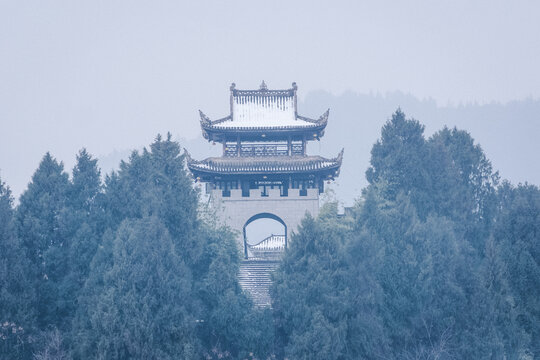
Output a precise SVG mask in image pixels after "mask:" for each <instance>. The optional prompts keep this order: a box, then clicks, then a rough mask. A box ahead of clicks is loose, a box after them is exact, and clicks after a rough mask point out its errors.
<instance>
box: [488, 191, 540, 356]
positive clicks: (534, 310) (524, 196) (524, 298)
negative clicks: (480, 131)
mask: <svg viewBox="0 0 540 360" xmlns="http://www.w3.org/2000/svg"><path fill="white" fill-rule="evenodd" d="M499 198H500V204H501V206H500V208H499V216H498V218H497V223H496V228H495V231H494V234H495V235H494V236H495V239H496V244H497V246H498V247H499V248H500V249H501V251H500V252H501V253H502V255H501V257H503V259H504V261H505V264H506V269H507V272H508V279H509V286H510V287H511V289H512V295H513V298H512V299H513V301H514V302H515V304H514V307H515V311H516V312H517V322H518V323H519V326H520V328H521V329H523V331H524V332H525V333H526V334H527V335H528V337H529V339H530V340H529V341H530V345H529V346H528V349H527V347H525V346H523V348H522V351H523V353H524V355H527V354H529V355H530V356H532V357H533V358H537V357H540V345H539V344H540V190H539V189H538V187H536V186H533V185H528V184H525V185H519V186H518V187H516V188H514V187H512V186H511V185H510V184H508V183H505V184H503V186H502V187H501V188H500V189H499Z"/></svg>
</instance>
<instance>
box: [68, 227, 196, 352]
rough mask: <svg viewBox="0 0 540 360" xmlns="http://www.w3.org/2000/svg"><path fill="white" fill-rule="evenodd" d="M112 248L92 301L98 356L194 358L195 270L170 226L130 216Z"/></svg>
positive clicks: (119, 229) (90, 321) (91, 317)
mask: <svg viewBox="0 0 540 360" xmlns="http://www.w3.org/2000/svg"><path fill="white" fill-rule="evenodd" d="M112 250H113V252H112V266H111V267H110V268H109V269H107V268H105V269H104V270H105V271H104V272H103V274H102V279H103V284H102V287H101V289H100V293H99V294H97V296H96V297H95V298H96V300H97V301H96V302H95V303H93V304H89V305H90V311H89V312H88V313H89V315H90V318H89V319H88V321H89V323H88V325H89V326H90V329H89V330H87V331H90V332H91V333H92V337H93V338H94V339H95V345H96V347H95V348H94V349H92V350H91V351H93V353H94V354H95V355H94V356H95V357H97V358H107V359H126V358H138V359H192V358H194V357H195V354H196V351H197V348H198V342H197V339H196V337H195V330H196V326H197V322H196V320H198V319H199V318H200V310H199V309H198V308H197V306H196V303H194V302H193V301H192V298H193V296H194V294H193V293H192V285H191V272H190V270H189V268H188V267H187V266H186V264H185V262H184V261H183V260H182V258H181V257H180V256H178V255H177V253H176V250H175V247H174V244H173V241H172V239H171V237H170V235H169V233H168V231H167V229H166V227H165V226H164V225H163V224H161V222H160V221H159V219H157V218H156V217H155V216H152V217H144V218H142V219H138V220H126V221H124V222H123V224H122V225H121V226H120V227H119V228H118V230H117V233H116V237H115V239H114V242H113V249H112ZM96 275H97V274H93V276H96ZM96 290H97V289H96ZM76 346H77V345H76ZM80 355H81V357H82V358H85V357H88V356H90V355H91V353H81V354H80Z"/></svg>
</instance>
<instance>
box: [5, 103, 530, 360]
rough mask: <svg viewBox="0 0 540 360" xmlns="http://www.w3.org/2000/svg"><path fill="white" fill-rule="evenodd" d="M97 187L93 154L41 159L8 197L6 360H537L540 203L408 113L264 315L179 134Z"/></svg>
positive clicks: (309, 233)
mask: <svg viewBox="0 0 540 360" xmlns="http://www.w3.org/2000/svg"><path fill="white" fill-rule="evenodd" d="M509 151H511V150H510V149H509ZM515 156H519V154H515ZM345 161H346V162H349V163H350V164H349V166H354V162H355V159H354V158H349V159H348V158H345ZM102 179H103V177H102V174H101V173H100V170H99V168H98V163H97V159H95V158H94V157H93V156H91V155H90V154H89V153H88V152H87V151H86V150H84V149H83V150H81V151H80V152H79V153H78V155H77V162H76V166H75V167H74V168H73V170H72V172H71V174H68V173H67V172H66V171H65V169H64V167H63V164H62V163H61V162H59V161H57V160H56V159H55V158H54V157H53V156H52V155H51V154H49V153H47V154H45V156H44V157H43V159H42V161H41V163H40V164H39V167H38V168H37V170H36V171H35V173H34V175H33V176H32V179H31V182H30V183H29V185H28V187H27V189H26V191H25V192H24V193H23V194H22V195H21V197H20V199H19V200H18V202H17V206H15V205H14V199H13V196H12V195H11V192H10V189H9V187H8V186H7V185H6V184H4V183H2V182H1V181H0V286H1V287H0V356H1V357H2V358H5V359H39V360H52V359H72V358H73V359H88V358H90V359H94V358H96V359H261V360H262V359H269V358H277V359H284V358H287V359H535V358H540V189H539V188H538V187H536V186H534V185H529V184H520V185H517V186H516V185H512V184H510V183H509V182H506V181H503V180H501V179H500V178H499V176H498V173H497V172H496V171H494V169H492V166H491V163H490V161H489V160H488V159H487V158H486V156H485V154H484V152H483V151H482V148H481V147H480V146H479V145H478V144H477V143H475V141H474V139H473V138H472V137H471V135H470V134H468V133H467V132H465V131H462V130H458V129H455V128H454V129H449V128H443V129H441V130H439V131H437V132H436V133H434V134H433V135H432V136H430V137H426V136H425V134H424V126H423V125H422V124H420V123H419V122H418V121H416V120H414V119H408V118H406V116H405V114H403V112H401V110H397V111H396V112H395V113H394V114H393V115H392V117H391V119H389V120H388V121H387V123H386V124H385V125H384V126H383V128H382V131H381V134H380V138H379V140H377V142H376V143H375V144H374V146H373V147H372V149H371V160H370V166H369V168H368V169H367V171H366V179H367V181H368V185H367V186H366V187H365V188H364V190H363V191H362V195H361V196H360V197H359V198H358V199H356V201H355V205H354V207H352V208H351V209H348V210H350V211H347V212H346V213H345V214H344V215H343V214H339V213H338V204H337V202H336V201H332V200H331V199H330V200H328V201H327V202H326V203H325V204H323V205H322V208H321V213H320V214H319V216H318V217H317V218H312V217H310V216H309V215H308V216H306V218H305V219H304V221H303V223H302V226H301V227H300V228H299V229H298V230H297V231H296V233H295V234H294V236H293V238H292V240H291V241H290V247H289V249H288V250H287V251H286V253H285V256H284V258H283V261H282V263H281V265H280V267H279V268H278V270H277V271H276V272H275V274H274V283H273V286H272V288H271V296H272V302H273V306H272V308H271V309H258V308H255V307H253V305H252V303H251V301H250V299H249V297H248V296H246V295H245V294H244V293H243V292H242V290H241V288H240V286H239V284H238V281H237V277H236V274H237V272H238V267H239V264H240V261H241V258H240V252H239V251H238V249H237V247H236V242H235V234H233V233H232V232H231V231H230V230H228V229H227V228H226V227H223V226H222V224H217V223H215V221H214V220H213V217H212V214H211V213H210V212H209V210H208V209H207V208H206V207H205V206H204V204H202V203H201V202H200V201H199V200H200V199H199V196H200V194H198V192H197V191H196V190H195V188H194V186H193V182H192V179H191V178H190V176H189V173H188V171H187V170H186V167H185V161H184V155H183V153H182V152H181V150H180V145H179V144H178V143H177V142H175V141H173V140H172V138H171V136H170V135H167V137H166V138H162V137H161V136H159V135H158V136H157V137H156V139H155V141H154V142H153V143H152V144H151V145H150V146H149V148H147V149H144V150H142V151H140V152H133V153H132V154H131V156H130V157H129V159H128V160H127V161H125V162H122V163H121V164H120V167H119V170H118V171H116V172H112V173H111V174H108V175H106V176H105V177H104V180H103V181H102ZM329 198H331V196H329Z"/></svg>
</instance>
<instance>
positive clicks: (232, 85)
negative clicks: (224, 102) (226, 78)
mask: <svg viewBox="0 0 540 360" xmlns="http://www.w3.org/2000/svg"><path fill="white" fill-rule="evenodd" d="M235 87H236V84H235V83H232V84H231V87H230V89H231V91H233V90H234V88H235Z"/></svg>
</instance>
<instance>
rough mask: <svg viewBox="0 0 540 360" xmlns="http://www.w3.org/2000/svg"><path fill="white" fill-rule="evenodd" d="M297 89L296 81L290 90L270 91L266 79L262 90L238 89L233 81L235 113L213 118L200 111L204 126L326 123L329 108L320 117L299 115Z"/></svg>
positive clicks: (270, 126) (312, 125)
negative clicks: (217, 118)
mask: <svg viewBox="0 0 540 360" xmlns="http://www.w3.org/2000/svg"><path fill="white" fill-rule="evenodd" d="M296 89H297V87H296V83H293V87H292V88H291V89H287V90H268V89H267V87H266V84H265V83H264V82H263V83H262V84H261V87H260V89H259V90H237V89H236V88H235V85H234V84H233V85H232V86H231V114H230V115H229V116H226V117H224V118H222V119H219V120H214V121H212V120H210V119H209V118H208V117H207V116H206V115H205V114H204V113H202V111H199V113H200V116H201V126H202V127H203V129H215V130H259V129H260V130H270V129H299V128H306V129H309V128H317V127H321V126H322V125H323V126H325V125H326V123H327V121H328V111H327V112H325V113H324V114H323V115H322V116H321V117H319V119H316V120H315V119H310V118H307V117H304V116H299V115H298V113H297V109H296Z"/></svg>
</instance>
